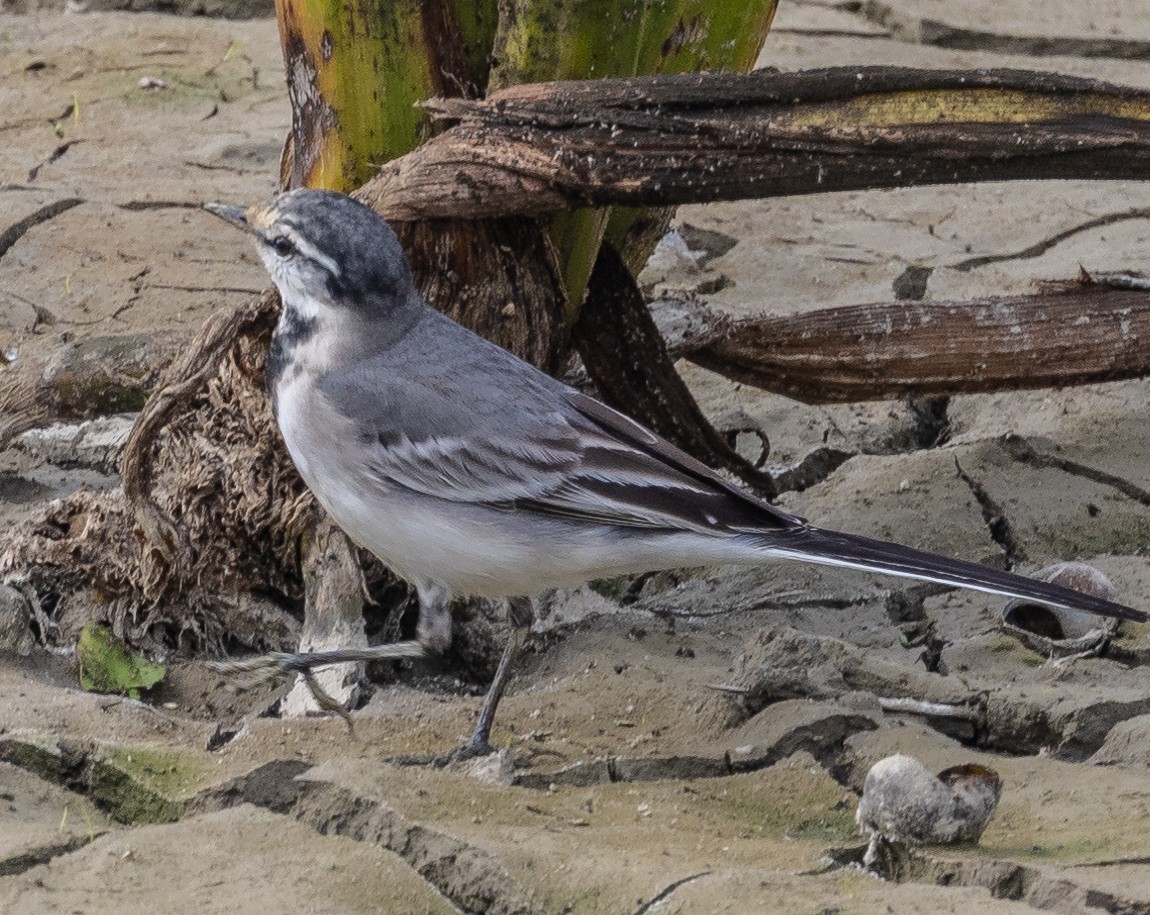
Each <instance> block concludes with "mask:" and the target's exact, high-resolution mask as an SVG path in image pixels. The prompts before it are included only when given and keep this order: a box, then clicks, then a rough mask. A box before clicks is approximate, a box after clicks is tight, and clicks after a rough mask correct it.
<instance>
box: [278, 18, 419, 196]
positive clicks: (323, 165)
mask: <svg viewBox="0 0 1150 915" xmlns="http://www.w3.org/2000/svg"><path fill="white" fill-rule="evenodd" d="M276 15H277V19H278V21H279V28H280V42H281V44H282V47H283V54H284V64H285V68H286V70H287V80H288V92H289V94H290V96H291V103H292V144H293V149H292V152H293V156H292V163H291V172H290V178H289V182H288V183H289V186H291V187H320V188H327V189H328V190H335V191H343V192H349V191H352V190H354V189H355V188H357V187H359V186H360V185H362V184H363V183H364V182H365V181H367V180H368V179H369V178H370V177H371V176H372V175H373V174H374V173H375V170H376V168H377V167H378V166H379V165H380V164H381V163H383V162H386V161H388V160H389V159H392V158H395V157H396V156H401V155H403V154H404V153H406V152H410V151H411V150H412V149H414V148H415V147H417V146H419V144H420V143H422V142H423V141H424V140H425V139H427V137H429V136H430V134H431V128H430V125H429V123H428V120H427V118H426V117H425V116H424V115H423V113H422V112H421V111H420V110H419V109H417V108H416V107H415V103H416V102H418V101H422V100H423V99H426V98H429V97H430V96H431V95H432V94H433V89H434V87H435V80H434V79H433V78H432V74H431V70H432V68H431V67H430V66H429V59H430V58H429V55H428V53H427V42H426V38H427V36H426V34H425V28H424V18H423V12H422V4H421V3H420V2H419V0H364V2H362V3H356V4H346V3H340V2H336V0H278V2H277V3H276Z"/></svg>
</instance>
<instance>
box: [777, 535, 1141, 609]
mask: <svg viewBox="0 0 1150 915" xmlns="http://www.w3.org/2000/svg"><path fill="white" fill-rule="evenodd" d="M767 546H768V547H769V549H770V551H771V552H772V553H773V554H774V555H776V556H780V557H784V558H788V559H798V560H802V561H804V562H814V563H819V564H822V565H832V566H845V567H847V568H851V569H866V570H868V571H871V572H882V573H884V574H887V575H899V576H902V577H904V578H918V579H921V580H923V581H933V582H937V583H939V584H942V585H953V586H954V587H958V588H970V589H971V590H973V591H987V592H989V593H990V594H1001V595H1003V596H1004V597H1016V598H1021V599H1022V600H1027V601H1033V602H1034V603H1036V604H1044V605H1046V606H1048V607H1062V608H1066V609H1070V610H1087V611H1089V612H1090V613H1097V614H1098V615H1099V616H1112V617H1116V618H1117V619H1122V620H1134V621H1135V622H1145V621H1146V620H1147V618H1148V617H1147V615H1146V614H1145V613H1142V612H1141V611H1139V610H1134V609H1132V608H1131V607H1124V606H1123V605H1122V604H1115V603H1112V602H1111V601H1108V600H1102V599H1101V598H1099V597H1091V596H1090V595H1089V594H1082V593H1081V592H1079V591H1073V590H1071V589H1070V588H1061V587H1059V586H1058V585H1051V584H1047V583H1046V582H1042V581H1034V580H1033V579H1030V578H1023V577H1022V576H1021V575H1013V574H1011V573H1010V572H1000V571H999V570H998V569H992V568H990V567H989V566H982V565H978V564H976V563H973V562H963V561H962V560H961V559H947V558H946V557H945V556H938V555H936V554H934V553H925V552H923V551H922V550H915V549H912V548H910V547H908V546H899V545H898V544H897V543H886V542H885V541H882V540H872V539H871V538H869V537H858V536H855V535H854V534H841V533H839V532H838V531H824V530H819V529H818V528H815V527H806V526H804V527H795V528H791V529H790V530H785V531H772V532H771V533H770V535H769V537H768V539H767Z"/></svg>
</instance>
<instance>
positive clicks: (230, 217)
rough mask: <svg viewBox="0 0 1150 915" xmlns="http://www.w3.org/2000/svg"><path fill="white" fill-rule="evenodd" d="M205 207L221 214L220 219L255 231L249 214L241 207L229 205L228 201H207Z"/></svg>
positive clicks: (239, 227)
mask: <svg viewBox="0 0 1150 915" xmlns="http://www.w3.org/2000/svg"><path fill="white" fill-rule="evenodd" d="M204 209H205V210H207V211H208V212H209V213H214V214H215V215H216V216H219V217H220V219H223V220H225V221H226V222H230V223H231V224H232V225H233V226H235V227H236V228H237V229H242V230H243V231H245V232H252V231H254V230H253V229H252V227H251V224H250V223H249V222H248V217H247V214H246V213H245V212H244V211H243V210H241V209H240V208H239V207H233V206H228V205H227V204H226V203H205V204H204Z"/></svg>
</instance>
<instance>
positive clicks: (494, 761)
mask: <svg viewBox="0 0 1150 915" xmlns="http://www.w3.org/2000/svg"><path fill="white" fill-rule="evenodd" d="M467 774H468V775H470V776H471V777H472V778H474V779H476V780H477V781H480V782H482V783H483V784H485V785H497V786H499V787H501V788H510V787H511V783H512V781H514V779H515V758H514V757H513V756H512V755H511V751H510V750H500V751H499V752H497V753H489V754H488V755H487V756H480V757H479V759H477V760H475V761H474V762H473V763H472V764H471V766H470V767H469V768H468V770H467Z"/></svg>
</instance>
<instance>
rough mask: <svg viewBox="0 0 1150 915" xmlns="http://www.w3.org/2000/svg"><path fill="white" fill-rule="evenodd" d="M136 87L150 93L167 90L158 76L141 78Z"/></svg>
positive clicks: (166, 85) (164, 83) (165, 84)
mask: <svg viewBox="0 0 1150 915" xmlns="http://www.w3.org/2000/svg"><path fill="white" fill-rule="evenodd" d="M138 85H139V87H140V88H141V89H144V90H147V91H151V92H160V91H163V90H164V89H167V88H168V84H167V83H166V82H164V81H163V80H162V79H160V78H159V77H158V76H141V77H140V82H139V84H138Z"/></svg>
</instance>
